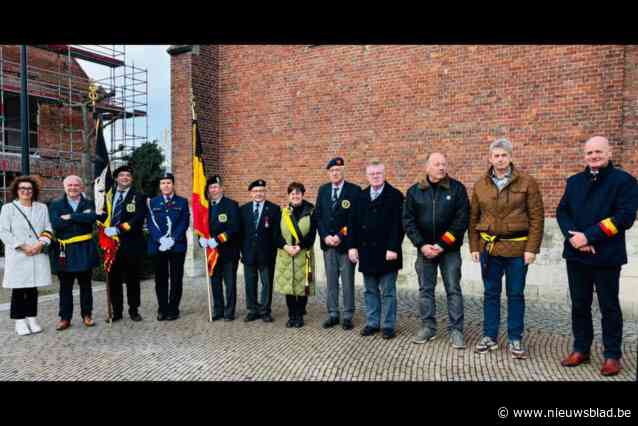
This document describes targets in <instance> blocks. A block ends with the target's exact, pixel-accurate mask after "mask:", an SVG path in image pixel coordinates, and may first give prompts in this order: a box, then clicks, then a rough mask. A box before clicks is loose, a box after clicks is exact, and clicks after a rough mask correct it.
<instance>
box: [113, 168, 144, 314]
mask: <svg viewBox="0 0 638 426" xmlns="http://www.w3.org/2000/svg"><path fill="white" fill-rule="evenodd" d="M113 179H115V182H116V184H117V186H116V191H114V193H113V199H112V206H113V210H112V214H111V223H110V225H111V226H110V227H108V228H106V229H105V230H104V233H105V234H106V236H108V237H110V238H113V237H115V236H116V235H117V236H118V238H119V240H120V246H119V249H118V251H117V255H116V256H115V261H114V262H113V266H112V267H111V277H110V278H111V279H110V286H111V299H112V305H113V318H112V320H113V321H118V320H121V319H122V311H123V310H124V295H123V292H122V284H123V283H126V296H127V300H128V306H129V315H130V317H131V319H132V320H133V321H142V316H141V315H140V314H139V307H140V275H141V266H142V263H143V258H144V246H145V241H144V231H143V227H144V219H145V217H146V196H145V195H144V194H142V193H140V192H137V191H135V189H134V188H133V186H132V185H133V169H132V168H131V167H129V166H128V165H125V166H121V167H118V168H117V169H115V172H113Z"/></svg>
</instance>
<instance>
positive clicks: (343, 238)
mask: <svg viewBox="0 0 638 426" xmlns="http://www.w3.org/2000/svg"><path fill="white" fill-rule="evenodd" d="M344 167H345V163H344V161H343V158H341V157H336V158H333V159H332V160H330V161H329V162H328V165H327V166H326V169H327V170H328V176H329V178H330V182H328V183H326V184H324V185H322V186H321V187H320V188H319V192H318V194H317V203H316V210H315V213H316V214H317V219H318V223H317V229H318V231H319V237H320V242H321V250H322V251H323V260H324V265H325V270H326V281H327V288H326V289H327V298H326V305H327V308H328V318H327V319H326V320H325V321H324V323H323V328H330V327H333V326H335V325H337V324H339V319H340V318H339V317H340V315H339V314H340V312H339V277H341V289H342V292H343V293H342V294H343V315H342V317H341V319H342V327H343V329H344V330H351V329H352V328H353V323H352V316H353V315H354V309H355V308H354V268H355V264H354V263H352V261H351V260H350V259H349V257H348V243H347V239H348V221H349V218H350V215H351V214H353V211H354V210H355V205H354V203H355V200H356V199H357V197H358V196H359V192H361V187H359V186H358V185H355V184H353V183H350V182H347V181H346V180H345V179H344Z"/></svg>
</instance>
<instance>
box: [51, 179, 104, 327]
mask: <svg viewBox="0 0 638 426" xmlns="http://www.w3.org/2000/svg"><path fill="white" fill-rule="evenodd" d="M63 185H64V192H65V195H64V196H63V197H62V198H59V199H57V200H55V201H53V202H52V203H51V205H50V207H49V217H50V219H51V226H52V227H53V232H54V233H55V236H56V243H55V244H52V245H51V263H52V270H53V272H54V273H57V274H58V277H59V278H60V322H59V323H58V326H57V328H56V329H57V330H58V331H62V330H66V329H67V328H69V327H70V326H71V318H72V317H73V283H74V282H75V280H77V281H78V285H79V287H80V313H81V315H82V320H83V322H84V325H85V326H86V327H93V326H94V325H95V322H94V321H93V319H92V316H91V314H92V311H93V290H92V289H91V271H92V269H93V268H94V267H95V266H97V265H98V263H99V256H98V251H97V246H96V244H95V241H94V240H93V226H94V225H95V222H96V220H98V219H100V220H104V218H103V217H98V216H97V215H96V214H95V205H94V203H93V201H92V200H89V199H87V198H85V197H84V195H82V191H83V190H84V184H83V182H82V179H81V178H80V177H79V176H75V175H70V176H67V177H66V178H65V179H64V181H63Z"/></svg>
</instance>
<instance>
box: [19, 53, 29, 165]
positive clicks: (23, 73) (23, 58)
mask: <svg viewBox="0 0 638 426" xmlns="http://www.w3.org/2000/svg"><path fill="white" fill-rule="evenodd" d="M27 61H28V59H27V46H26V45H24V44H23V45H22V46H20V77H21V78H20V80H21V83H20V129H21V134H20V136H21V140H22V174H23V175H28V174H29V173H30V170H29V97H28V92H27Z"/></svg>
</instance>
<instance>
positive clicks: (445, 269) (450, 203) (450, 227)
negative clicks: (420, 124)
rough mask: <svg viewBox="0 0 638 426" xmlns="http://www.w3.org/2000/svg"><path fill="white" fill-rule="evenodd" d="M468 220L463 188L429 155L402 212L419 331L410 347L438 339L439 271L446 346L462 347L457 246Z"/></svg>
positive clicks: (441, 162)
mask: <svg viewBox="0 0 638 426" xmlns="http://www.w3.org/2000/svg"><path fill="white" fill-rule="evenodd" d="M469 216H470V202H469V200H468V198H467V192H466V190H465V186H463V184H462V183H461V182H459V181H458V180H456V179H452V178H451V177H449V176H448V174H447V159H446V158H445V156H444V155H443V154H441V153H438V152H434V153H432V154H430V155H429V156H428V158H427V160H426V176H425V178H424V179H423V180H422V181H421V182H419V183H416V184H414V185H412V187H411V188H410V189H408V193H407V196H406V199H405V206H404V208H403V227H404V229H405V233H406V235H407V236H408V238H409V239H410V241H412V244H414V246H415V247H416V249H417V260H416V264H415V268H416V273H417V276H418V279H419V313H420V316H421V323H422V327H421V329H420V330H419V331H418V332H417V335H416V336H415V337H414V339H413V340H412V341H413V342H414V343H426V342H428V341H430V340H432V339H434V338H435V337H436V304H435V296H434V288H435V287H436V276H437V269H440V270H441V275H442V276H443V284H444V285H445V293H446V295H447V306H448V334H449V338H450V342H451V344H452V346H453V347H454V348H455V349H463V348H465V339H464V337H463V293H462V291H461V253H460V248H461V246H462V245H463V236H464V234H465V231H467V226H468V222H469Z"/></svg>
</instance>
